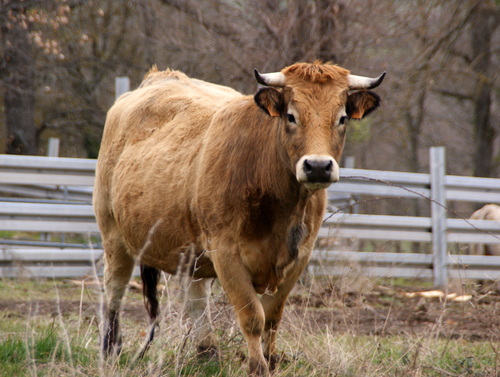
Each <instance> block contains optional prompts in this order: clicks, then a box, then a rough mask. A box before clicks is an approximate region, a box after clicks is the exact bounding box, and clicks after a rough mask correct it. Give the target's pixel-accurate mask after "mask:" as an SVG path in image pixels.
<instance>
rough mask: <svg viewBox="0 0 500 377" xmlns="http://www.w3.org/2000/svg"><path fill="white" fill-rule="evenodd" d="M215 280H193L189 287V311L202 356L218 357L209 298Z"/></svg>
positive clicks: (198, 348)
mask: <svg viewBox="0 0 500 377" xmlns="http://www.w3.org/2000/svg"><path fill="white" fill-rule="evenodd" d="M212 281H213V279H196V280H192V281H191V282H190V284H189V287H188V303H187V311H188V314H189V317H190V318H191V321H192V322H193V334H194V338H195V339H196V342H197V350H198V353H199V354H200V355H201V356H209V357H211V356H216V355H217V347H216V345H215V341H214V338H213V335H212V320H211V316H210V307H209V297H210V291H211V290H210V284H211V283H212Z"/></svg>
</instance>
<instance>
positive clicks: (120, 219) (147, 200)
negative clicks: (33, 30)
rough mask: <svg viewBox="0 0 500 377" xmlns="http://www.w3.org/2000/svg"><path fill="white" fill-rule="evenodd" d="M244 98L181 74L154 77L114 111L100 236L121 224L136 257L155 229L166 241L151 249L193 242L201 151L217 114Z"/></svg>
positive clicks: (100, 170)
mask: <svg viewBox="0 0 500 377" xmlns="http://www.w3.org/2000/svg"><path fill="white" fill-rule="evenodd" d="M239 96H241V94H239V93H238V92H236V91H234V90H232V89H230V88H226V87H221V86H218V85H214V84H209V83H205V82H202V81H199V80H192V79H189V78H188V77H187V76H185V75H184V74H182V73H180V72H175V71H166V72H156V71H154V72H152V73H149V74H148V75H147V76H146V78H145V80H144V82H143V83H142V84H141V86H140V87H139V88H138V89H136V90H134V91H132V92H128V93H126V94H124V95H122V96H121V97H120V98H119V99H118V100H117V101H116V103H115V104H114V105H113V107H112V108H111V109H110V111H109V112H108V116H107V120H106V125H105V129H104V134H103V139H102V144H101V150H100V155H99V162H98V166H97V172H96V183H95V191H94V208H95V211H96V217H97V220H98V223H99V226H100V228H101V231H102V232H103V233H106V229H107V228H109V227H117V228H118V229H119V230H120V232H121V233H122V234H123V237H124V239H125V241H126V243H127V246H128V247H129V249H130V250H131V251H132V252H135V251H137V250H138V249H140V248H141V247H142V246H143V245H144V243H145V241H146V239H147V234H148V231H149V230H151V229H152V228H153V226H154V225H155V224H156V227H157V228H156V231H158V233H160V234H165V235H166V237H164V238H162V239H158V240H156V242H157V243H158V245H152V246H153V248H152V249H154V247H155V246H157V247H158V248H163V249H165V248H175V247H179V246H182V245H183V244H185V243H186V242H189V241H190V239H191V238H192V237H193V236H194V233H196V224H195V222H194V221H192V220H193V219H192V217H191V214H190V208H189V207H190V200H191V197H192V188H193V186H194V185H193V184H192V182H193V180H194V178H195V176H196V174H197V173H196V168H197V158H198V155H199V153H198V152H199V151H200V149H201V147H202V144H203V138H204V135H205V133H206V131H207V128H208V126H209V125H210V121H211V119H212V117H213V115H214V113H216V112H217V110H218V109H219V108H221V107H222V106H224V105H225V104H226V103H227V102H229V101H231V100H233V99H235V98H237V97H239ZM160 219H169V220H168V224H167V222H166V221H163V222H161V221H162V220H160ZM159 220H160V223H158V221H159ZM153 257H154V256H153Z"/></svg>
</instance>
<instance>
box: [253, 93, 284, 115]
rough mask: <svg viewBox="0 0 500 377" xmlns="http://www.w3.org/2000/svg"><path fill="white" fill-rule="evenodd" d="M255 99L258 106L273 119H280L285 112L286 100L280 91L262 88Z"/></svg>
mask: <svg viewBox="0 0 500 377" xmlns="http://www.w3.org/2000/svg"><path fill="white" fill-rule="evenodd" d="M253 98H254V100H255V103H256V104H257V106H259V107H260V108H261V109H262V110H264V111H265V112H266V113H267V114H268V115H270V116H272V117H279V116H280V115H281V114H282V113H283V112H284V111H285V98H284V94H283V91H282V90H280V89H275V88H270V87H262V88H260V89H259V91H258V92H257V93H255V96H254V97H253Z"/></svg>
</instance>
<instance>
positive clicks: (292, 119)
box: [286, 114, 297, 123]
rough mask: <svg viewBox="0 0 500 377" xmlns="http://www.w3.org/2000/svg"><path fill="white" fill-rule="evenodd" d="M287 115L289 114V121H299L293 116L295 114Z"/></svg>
mask: <svg viewBox="0 0 500 377" xmlns="http://www.w3.org/2000/svg"><path fill="white" fill-rule="evenodd" d="M286 116H287V118H288V121H289V122H290V123H297V122H296V121H295V117H294V116H293V114H287V115H286Z"/></svg>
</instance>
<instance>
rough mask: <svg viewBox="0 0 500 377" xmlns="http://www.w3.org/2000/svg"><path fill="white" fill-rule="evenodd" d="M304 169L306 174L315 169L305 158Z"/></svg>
mask: <svg viewBox="0 0 500 377" xmlns="http://www.w3.org/2000/svg"><path fill="white" fill-rule="evenodd" d="M304 171H305V172H306V174H311V173H312V171H313V167H312V165H311V164H310V163H309V161H307V160H304Z"/></svg>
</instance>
